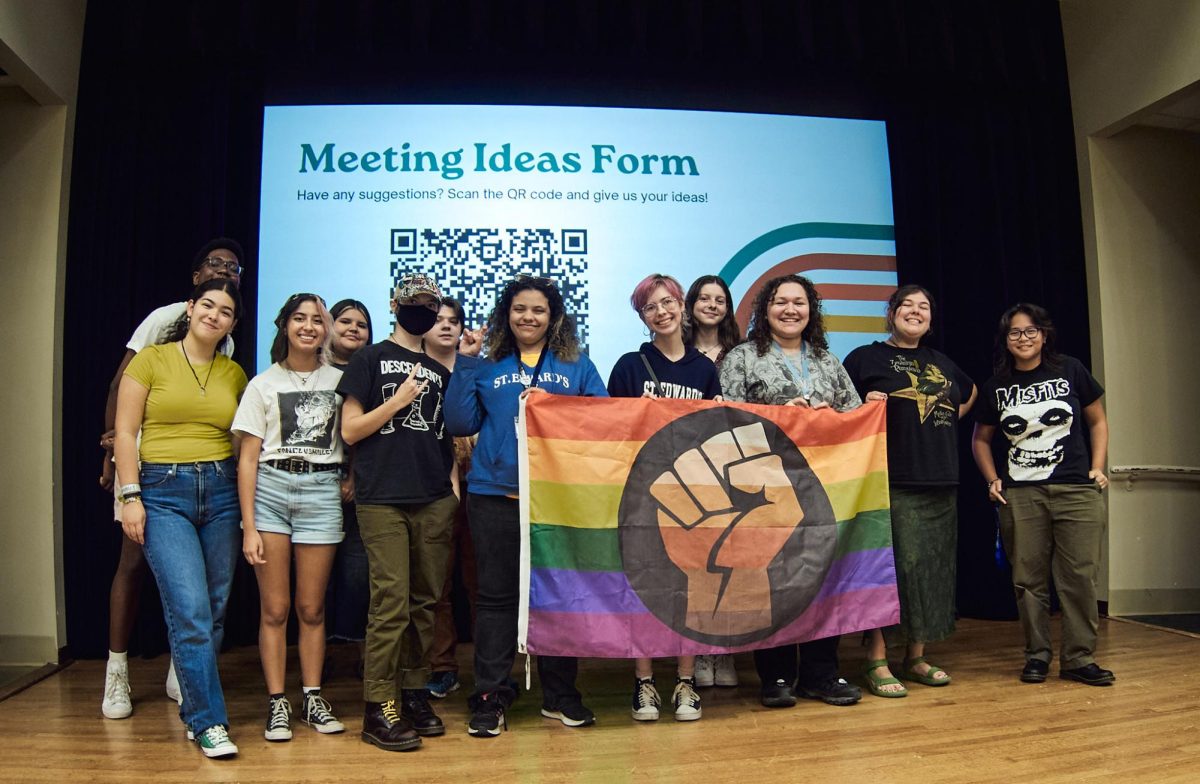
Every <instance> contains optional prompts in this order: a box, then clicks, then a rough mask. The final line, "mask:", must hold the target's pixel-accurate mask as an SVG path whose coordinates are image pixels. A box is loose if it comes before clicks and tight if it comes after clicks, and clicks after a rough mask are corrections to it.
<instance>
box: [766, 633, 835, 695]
mask: <svg viewBox="0 0 1200 784" xmlns="http://www.w3.org/2000/svg"><path fill="white" fill-rule="evenodd" d="M839 639H840V637H825V638H823V639H820V640H810V641H809V642H802V643H800V644H799V645H781V646H779V647H778V648H764V649H762V650H758V651H755V652H754V667H755V669H757V670H758V679H759V680H760V681H761V682H762V683H763V685H766V684H769V683H775V681H777V680H783V681H786V682H787V683H788V684H791V685H795V684H797V683H799V685H800V686H801V687H808V688H812V687H816V686H819V685H821V684H822V683H825V682H826V681H829V680H832V679H834V678H836V677H838V640H839Z"/></svg>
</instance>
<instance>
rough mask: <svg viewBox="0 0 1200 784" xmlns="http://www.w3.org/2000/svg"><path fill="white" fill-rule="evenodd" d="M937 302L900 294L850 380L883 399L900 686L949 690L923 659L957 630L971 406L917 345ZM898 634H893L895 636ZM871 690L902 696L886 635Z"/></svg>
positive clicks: (875, 646) (969, 385) (870, 662)
mask: <svg viewBox="0 0 1200 784" xmlns="http://www.w3.org/2000/svg"><path fill="white" fill-rule="evenodd" d="M933 310H934V305H933V297H932V295H930V293H929V292H928V291H926V290H925V289H924V288H922V287H920V286H915V285H907V286H901V287H900V288H898V289H897V290H896V292H895V293H894V294H892V296H891V298H890V299H889V300H888V306H887V326H888V331H889V332H890V333H891V335H890V337H888V339H887V340H885V341H883V342H882V343H881V342H875V343H872V344H870V345H868V346H862V347H860V348H857V349H855V350H854V351H852V352H850V355H849V356H847V357H846V361H845V363H844V365H845V368H846V372H848V373H849V374H850V379H851V380H852V381H853V382H854V386H855V387H856V388H857V389H858V393H859V394H860V395H862V397H863V398H864V399H865V400H867V401H868V402H870V401H872V400H886V401H887V408H888V410H887V437H888V484H889V488H888V489H889V492H890V495H891V510H892V548H893V550H894V552H895V557H896V588H897V590H898V592H899V595H900V625H899V627H898V628H896V629H894V631H895V632H896V634H897V635H898V636H899V637H901V638H903V640H904V642H905V644H906V645H907V649H906V651H905V658H904V662H903V664H902V666H901V668H900V678H902V679H904V680H908V681H914V682H917V683H923V684H925V685H927V686H946V685H948V684H949V683H950V675H949V673H947V672H946V671H945V670H943V669H941V668H940V667H936V666H934V665H932V664H930V663H929V662H927V661H926V660H925V643H927V642H934V641H937V640H944V639H946V638H947V637H949V636H950V634H951V633H952V632H953V631H954V582H955V564H956V550H957V544H958V510H957V494H958V422H959V419H961V418H962V417H963V416H964V415H965V414H966V413H967V411H969V410H970V408H971V406H972V405H973V404H974V403H975V396H976V389H975V384H974V382H972V381H971V379H970V378H969V377H968V376H967V374H966V373H964V372H963V371H962V370H960V369H959V367H958V366H957V365H955V364H954V362H952V361H951V360H950V358H949V357H947V356H946V355H945V354H942V353H941V352H940V351H936V350H934V349H932V348H929V347H928V346H923V345H921V340H922V339H923V338H925V337H927V336H928V335H929V334H930V332H931V327H932V326H933ZM892 631H893V629H889V630H888V632H889V636H891V634H890V633H891V632H892ZM865 676H866V685H867V688H868V689H869V690H870V691H871V693H872V694H874V695H876V696H878V697H903V696H905V695H906V694H907V693H908V690H907V689H906V688H905V686H904V684H903V683H902V682H901V681H900V680H899V679H897V678H896V677H895V676H894V675H893V674H892V668H891V666H890V665H889V664H888V661H887V648H886V644H885V640H884V630H882V629H875V630H873V631H871V632H869V633H868V640H867V662H866V670H865Z"/></svg>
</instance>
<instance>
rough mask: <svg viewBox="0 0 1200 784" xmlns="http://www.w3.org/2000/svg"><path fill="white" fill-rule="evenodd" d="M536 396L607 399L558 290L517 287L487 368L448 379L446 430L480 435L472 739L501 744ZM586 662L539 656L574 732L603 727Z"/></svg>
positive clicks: (495, 315) (495, 321) (561, 714)
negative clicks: (524, 404) (586, 691)
mask: <svg viewBox="0 0 1200 784" xmlns="http://www.w3.org/2000/svg"><path fill="white" fill-rule="evenodd" d="M531 394H557V395H593V396H604V395H606V394H607V392H606V390H605V388H604V383H603V382H602V381H601V380H600V376H599V374H598V373H597V372H596V368H595V366H594V365H593V364H592V362H591V360H590V359H588V357H587V356H586V355H585V354H583V353H582V352H581V351H580V348H579V338H578V335H577V334H576V332H575V323H574V320H573V319H572V318H571V317H570V316H569V315H568V314H567V312H566V306H565V304H564V303H563V298H562V294H561V293H560V292H559V290H558V287H557V286H555V285H554V283H553V282H552V281H550V280H548V279H546V278H534V277H524V276H522V277H519V278H517V279H515V280H512V281H510V282H509V283H508V284H507V285H506V286H505V287H504V289H503V291H501V293H500V296H499V298H498V299H497V301H496V307H495V308H494V309H493V310H492V313H491V315H490V316H489V318H488V329H487V358H486V359H480V358H478V357H468V356H460V357H459V358H458V363H457V364H456V366H455V370H454V375H453V376H452V377H451V379H450V390H449V392H448V394H447V403H446V424H447V426H448V427H449V428H450V432H451V433H453V434H454V435H457V436H467V435H473V434H475V433H478V434H479V442H478V444H477V445H476V447H475V453H474V456H473V459H472V463H471V473H470V474H469V475H468V476H467V481H468V483H469V485H470V488H471V491H470V495H469V497H468V501H467V508H468V513H469V515H470V528H471V539H472V541H473V543H474V545H475V558H476V561H475V565H476V569H477V577H478V583H479V593H478V602H477V606H476V615H475V692H474V693H473V694H472V695H471V698H470V701H469V705H470V708H471V719H470V722H469V723H468V725H467V732H468V733H469V734H471V735H473V736H475V737H480V738H488V737H495V736H497V735H499V734H500V733H501V732H502V731H503V730H504V728H505V720H504V714H505V711H506V710H507V709H508V706H509V705H510V704H511V703H512V701H513V699H514V698H515V697H516V691H515V688H514V685H513V684H512V681H511V679H510V678H509V673H510V672H511V671H512V666H513V659H514V657H515V656H516V652H517V609H518V608H517V604H518V600H519V595H520V592H519V587H518V575H519V572H520V569H519V561H520V551H521V536H520V510H519V506H518V500H517V494H518V486H517V433H516V428H515V426H514V424H515V422H516V420H517V412H518V409H519V401H520V398H521V397H522V396H525V395H531ZM577 670H578V661H577V660H576V659H575V658H573V657H565V656H539V657H538V675H539V678H540V679H541V682H542V715H543V716H545V717H547V718H552V719H557V720H559V721H561V722H562V723H563V724H565V725H567V726H568V727H582V726H586V725H589V724H592V723H594V722H595V720H596V717H595V715H594V714H593V713H592V711H591V710H589V709H588V708H587V707H586V706H585V705H584V704H583V700H582V698H581V696H580V694H579V690H578V689H576V688H575V676H576V673H577Z"/></svg>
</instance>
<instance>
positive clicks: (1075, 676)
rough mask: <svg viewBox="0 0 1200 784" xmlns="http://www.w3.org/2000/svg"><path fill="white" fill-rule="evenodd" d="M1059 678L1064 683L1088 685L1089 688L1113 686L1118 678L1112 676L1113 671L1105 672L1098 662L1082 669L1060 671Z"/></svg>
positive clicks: (1074, 668)
mask: <svg viewBox="0 0 1200 784" xmlns="http://www.w3.org/2000/svg"><path fill="white" fill-rule="evenodd" d="M1058 677H1060V678H1062V679H1063V680H1064V681H1079V682H1080V683H1086V684H1087V685H1088V686H1111V685H1112V682H1113V681H1115V680H1116V679H1117V676H1115V675H1113V674H1112V670H1105V669H1103V668H1101V667H1100V665H1098V664H1096V662H1092V663H1091V664H1085V665H1084V666H1082V667H1072V668H1071V669H1069V670H1059V671H1058Z"/></svg>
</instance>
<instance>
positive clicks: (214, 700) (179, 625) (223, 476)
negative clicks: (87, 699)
mask: <svg viewBox="0 0 1200 784" xmlns="http://www.w3.org/2000/svg"><path fill="white" fill-rule="evenodd" d="M141 484H142V503H143V504H144V505H145V507H146V544H145V547H144V550H145V553H146V561H147V562H148V563H149V564H150V569H151V571H153V572H154V579H155V580H156V581H157V582H158V592H159V594H161V596H162V605H163V615H164V616H165V617H166V621H167V635H168V638H169V639H170V642H171V657H172V659H173V660H174V661H175V672H176V674H177V675H178V676H179V689H180V691H181V692H182V693H183V706H182V707H181V708H180V710H179V717H180V718H181V719H183V723H184V724H186V725H187V727H188V729H190V730H191V731H192V732H194V733H196V734H199V733H201V732H203V731H204V730H206V729H208V728H209V727H212V726H214V725H217V724H222V725H224V726H226V727H228V726H229V716H228V714H227V712H226V710H225V695H224V694H223V693H222V692H221V678H220V675H219V674H218V673H217V652H218V651H219V650H220V648H221V638H222V637H223V636H224V630H225V603H226V602H227V601H228V599H229V588H230V585H231V584H232V582H233V568H234V565H235V564H236V562H237V557H238V554H239V552H240V551H241V543H242V532H241V530H240V525H241V519H242V515H241V511H240V510H239V508H238V494H237V463H236V461H234V460H233V459H232V458H231V459H228V460H222V461H220V462H213V463H194V464H170V463H143V464H142V474H141Z"/></svg>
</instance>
